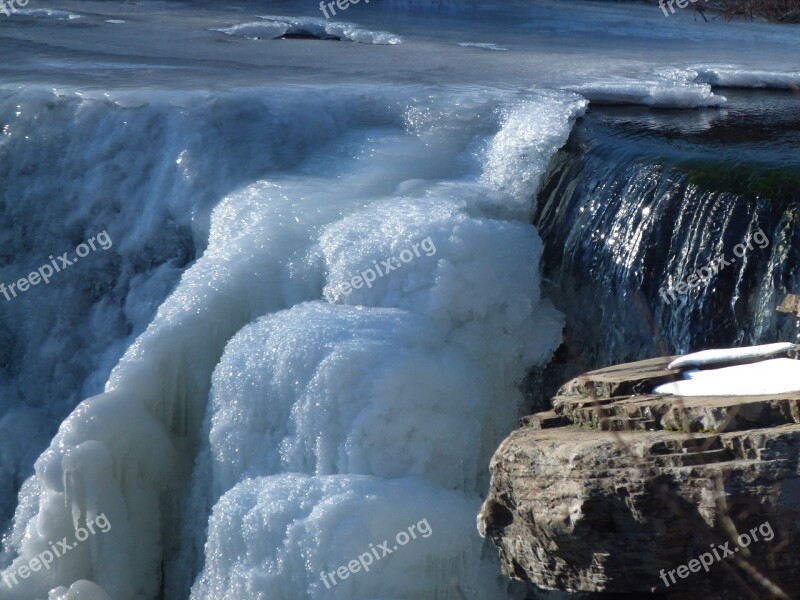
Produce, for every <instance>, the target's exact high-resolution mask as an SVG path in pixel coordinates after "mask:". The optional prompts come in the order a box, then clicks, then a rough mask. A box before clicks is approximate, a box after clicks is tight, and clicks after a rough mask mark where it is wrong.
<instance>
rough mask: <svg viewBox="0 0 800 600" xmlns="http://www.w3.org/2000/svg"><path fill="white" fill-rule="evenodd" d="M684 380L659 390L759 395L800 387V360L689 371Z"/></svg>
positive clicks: (700, 393) (789, 390) (706, 394)
mask: <svg viewBox="0 0 800 600" xmlns="http://www.w3.org/2000/svg"><path fill="white" fill-rule="evenodd" d="M683 376H684V377H685V379H684V381H675V382H673V383H666V384H664V385H660V386H658V387H657V388H656V389H655V390H653V392H654V393H655V394H675V395H680V396H759V395H764V394H785V393H789V392H797V391H800V361H798V360H793V359H791V358H775V359H772V360H765V361H763V362H757V363H751V364H747V365H736V366H733V367H723V368H721V369H709V370H705V371H699V370H698V371H687V372H685V373H684V374H683Z"/></svg>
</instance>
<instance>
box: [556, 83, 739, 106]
mask: <svg viewBox="0 0 800 600" xmlns="http://www.w3.org/2000/svg"><path fill="white" fill-rule="evenodd" d="M567 89H569V90H570V91H573V92H577V93H578V94H580V95H581V96H583V97H585V98H586V99H587V100H589V102H591V103H593V104H636V105H642V106H652V107H655V108H701V107H710V106H721V105H722V104H724V103H725V102H726V99H725V98H724V97H723V96H718V95H717V94H715V93H714V92H713V91H712V90H711V86H710V85H708V84H701V83H687V82H683V81H674V80H673V81H670V80H664V81H658V80H653V81H642V80H638V79H615V80H613V81H597V82H593V83H586V84H582V85H577V86H570V87H568V88H567Z"/></svg>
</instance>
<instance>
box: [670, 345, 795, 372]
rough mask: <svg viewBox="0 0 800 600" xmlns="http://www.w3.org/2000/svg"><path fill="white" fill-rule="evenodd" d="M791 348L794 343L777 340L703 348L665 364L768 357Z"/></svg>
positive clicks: (680, 365) (693, 364)
mask: <svg viewBox="0 0 800 600" xmlns="http://www.w3.org/2000/svg"><path fill="white" fill-rule="evenodd" d="M793 349H794V344H792V343H790V342H778V343H776V344H762V345H761V346H747V347H745V348H724V349H720V350H703V351H702V352H693V353H692V354H687V355H686V356H681V357H680V358H676V359H675V360H673V361H672V362H671V363H669V365H667V368H668V369H681V368H684V367H696V366H699V365H713V364H717V363H725V362H733V361H737V360H745V359H748V358H758V357H768V356H774V355H776V354H784V353H786V352H788V351H789V350H793Z"/></svg>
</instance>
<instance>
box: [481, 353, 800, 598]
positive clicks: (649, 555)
mask: <svg viewBox="0 0 800 600" xmlns="http://www.w3.org/2000/svg"><path fill="white" fill-rule="evenodd" d="M792 351H793V350H792V349H788V348H786V349H784V350H783V352H782V353H783V354H784V355H785V354H788V353H790V352H792ZM750 354H751V355H750V356H747V357H744V358H743V357H730V361H733V362H734V363H736V362H740V361H745V360H747V361H753V360H758V357H753V356H752V353H750ZM777 356H780V354H778V355H777ZM775 357H776V354H775V353H772V352H769V353H765V355H764V356H762V357H760V358H761V360H763V361H764V362H763V363H761V362H751V363H749V364H747V365H745V366H747V367H753V366H763V365H764V364H765V363H772V362H775V361H788V362H797V361H791V360H790V359H789V358H775ZM675 358H676V357H663V358H654V359H649V360H644V361H640V362H635V363H628V364H622V365H616V366H612V367H608V368H605V369H600V370H597V371H591V372H588V373H585V374H583V375H581V376H579V377H577V378H575V379H573V380H572V381H570V382H568V383H567V384H565V385H564V386H562V388H561V389H560V390H559V391H558V394H557V395H556V396H555V397H554V398H553V399H552V405H553V409H552V410H550V411H547V412H542V413H538V414H534V415H530V416H527V417H523V419H522V420H521V427H520V428H519V429H517V430H516V431H514V432H512V433H511V435H510V436H509V437H508V438H506V440H505V441H504V442H503V443H502V444H501V445H500V447H499V448H498V450H497V451H496V453H495V455H494V457H493V458H492V461H491V466H490V471H491V475H492V480H491V486H490V490H489V493H488V497H487V499H486V501H485V502H484V504H483V507H482V509H481V512H480V514H479V516H478V529H479V531H480V533H481V535H483V536H484V537H488V538H490V539H491V540H492V541H493V542H494V544H495V545H496V546H497V548H498V549H499V553H500V558H501V561H502V564H503V570H504V572H505V573H506V574H507V575H508V576H509V577H511V578H513V579H516V580H522V581H527V582H530V583H531V584H535V585H536V586H538V587H540V588H545V589H553V590H563V591H571V592H611V593H636V594H646V593H657V594H665V593H666V594H668V595H669V597H672V594H675V595H676V596H677V595H680V596H681V597H682V598H685V599H687V600H691V599H698V600H699V599H701V598H702V599H706V598H739V597H748V595H747V594H748V591H747V588H749V590H750V592H752V594H750V595H749V597H774V598H797V597H800V542H798V538H797V536H796V535H795V533H794V532H795V531H796V526H795V523H796V522H797V521H798V517H800V514H798V513H799V512H800V505H798V502H797V500H798V495H799V493H800V476H798V456H800V392H788V393H779V394H766V395H753V396H745V395H738V396H734V395H730V396H698V397H686V396H680V395H664V394H657V393H651V390H653V389H654V388H656V387H657V386H658V385H661V384H669V383H670V382H676V381H679V380H680V379H681V378H682V376H683V374H682V373H681V371H680V370H677V369H670V368H668V365H669V364H670V363H671V361H673V360H674V359H675ZM717 366H720V367H721V369H716V368H712V369H711V370H710V371H704V372H712V371H713V370H726V369H731V368H736V367H735V366H731V362H727V363H726V362H722V363H717V364H715V365H714V367H717ZM764 523H769V526H770V527H771V529H772V530H773V531H774V537H773V538H772V539H771V540H769V541H767V540H765V539H760V540H759V541H758V542H756V543H752V545H750V547H749V548H741V552H739V551H738V550H737V551H736V554H735V556H734V555H732V556H731V557H728V558H726V559H725V560H722V561H720V562H722V563H724V564H716V563H717V561H715V564H714V565H713V566H712V567H711V568H710V570H709V572H708V573H706V572H705V570H703V569H701V570H700V571H699V572H691V573H690V574H689V576H687V577H686V578H685V579H682V578H675V579H676V583H674V584H673V583H672V582H670V581H669V580H668V582H669V584H670V585H669V588H668V589H667V587H666V586H665V585H664V583H663V580H662V579H661V577H660V572H661V570H662V569H665V570H666V571H667V572H668V571H669V570H670V569H675V568H677V567H679V566H680V565H686V564H689V561H691V560H692V559H695V558H697V557H698V556H699V555H700V554H702V553H703V552H705V551H706V549H707V548H709V547H710V546H711V545H712V544H713V545H714V546H717V547H718V546H724V545H725V544H726V543H727V544H728V545H729V546H730V548H731V550H733V549H734V548H738V547H739V545H738V544H737V543H736V540H738V539H739V536H741V535H742V534H747V533H748V532H749V531H751V530H752V529H753V528H755V527H758V526H759V525H762V524H764ZM765 528H766V526H765ZM784 594H785V595H784ZM659 597H662V596H659Z"/></svg>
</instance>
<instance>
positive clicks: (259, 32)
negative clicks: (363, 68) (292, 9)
mask: <svg viewBox="0 0 800 600" xmlns="http://www.w3.org/2000/svg"><path fill="white" fill-rule="evenodd" d="M259 19H262V20H261V21H250V22H248V23H241V24H239V25H232V26H230V27H221V28H212V30H211V31H219V32H220V33H224V34H227V35H232V36H238V37H244V38H248V39H252V40H274V39H278V38H281V37H283V36H287V35H288V36H297V37H303V36H308V37H313V38H318V39H321V40H348V41H351V42H357V43H359V44H377V45H392V44H402V43H403V38H401V37H400V36H398V35H395V34H393V33H389V32H388V31H370V30H369V29H361V28H360V27H358V26H357V25H355V24H353V23H346V22H344V21H328V20H327V19H322V18H318V17H275V16H268V15H265V16H259Z"/></svg>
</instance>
